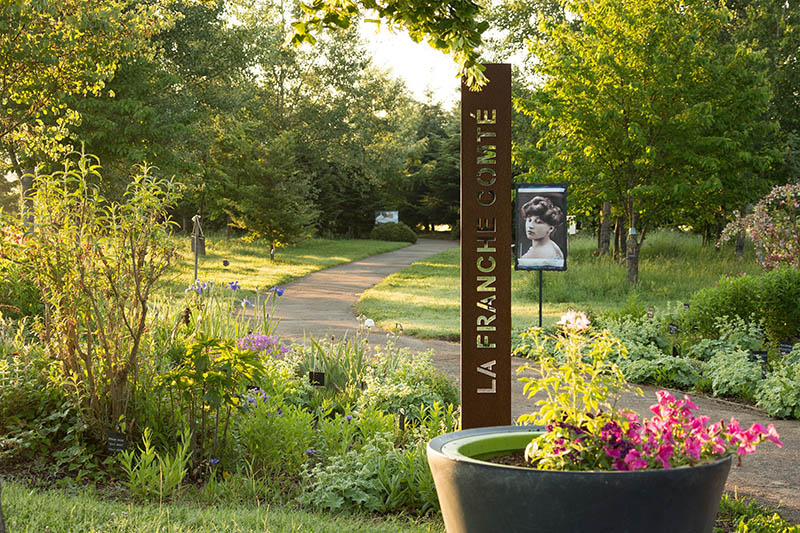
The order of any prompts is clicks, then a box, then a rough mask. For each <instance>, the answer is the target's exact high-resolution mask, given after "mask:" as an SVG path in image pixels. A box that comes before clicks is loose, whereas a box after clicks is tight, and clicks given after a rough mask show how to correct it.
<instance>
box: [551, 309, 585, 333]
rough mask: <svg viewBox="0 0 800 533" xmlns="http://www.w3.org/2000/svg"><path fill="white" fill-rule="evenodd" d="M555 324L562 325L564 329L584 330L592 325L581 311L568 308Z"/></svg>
mask: <svg viewBox="0 0 800 533" xmlns="http://www.w3.org/2000/svg"><path fill="white" fill-rule="evenodd" d="M556 325H557V326H563V327H564V329H566V330H575V331H585V330H587V329H589V327H590V326H591V325H592V323H591V322H589V317H587V316H586V313H584V312H583V311H573V310H572V309H570V310H568V311H567V312H566V313H565V314H564V315H563V316H562V317H561V320H559V321H558V322H556Z"/></svg>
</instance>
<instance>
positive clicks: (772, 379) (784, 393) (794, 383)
mask: <svg viewBox="0 0 800 533" xmlns="http://www.w3.org/2000/svg"><path fill="white" fill-rule="evenodd" d="M756 400H757V403H758V406H759V407H762V408H764V409H766V411H767V413H769V416H772V417H776V418H800V345H797V346H795V348H794V349H793V350H792V351H791V352H790V353H789V354H788V355H787V356H786V357H785V358H784V360H783V361H781V362H779V363H778V364H777V365H776V368H775V369H773V370H772V371H771V372H769V373H768V374H767V377H766V379H764V381H763V382H762V383H761V386H760V387H759V388H758V391H757V392H756Z"/></svg>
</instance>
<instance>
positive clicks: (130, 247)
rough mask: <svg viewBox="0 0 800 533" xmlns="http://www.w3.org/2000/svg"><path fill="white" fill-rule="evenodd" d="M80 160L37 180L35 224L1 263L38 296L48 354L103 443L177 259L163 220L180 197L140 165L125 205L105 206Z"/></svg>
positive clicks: (118, 415)
mask: <svg viewBox="0 0 800 533" xmlns="http://www.w3.org/2000/svg"><path fill="white" fill-rule="evenodd" d="M80 155H81V157H80V159H79V160H78V161H76V162H73V161H71V160H67V161H66V162H65V163H64V168H63V170H61V171H58V172H54V173H53V174H50V175H44V176H35V178H34V187H33V191H34V192H33V194H32V196H31V201H32V205H33V208H32V210H31V215H32V217H33V220H34V224H33V226H32V227H31V228H29V229H27V231H26V232H25V239H23V240H21V241H18V242H10V241H9V240H7V239H0V256H5V257H15V258H17V259H18V260H19V265H20V269H21V270H20V272H21V274H24V275H25V276H28V278H29V279H31V280H33V281H34V283H35V285H36V286H37V287H38V288H39V290H40V291H41V297H42V301H43V303H44V305H45V313H44V320H43V330H42V338H43V341H44V344H45V346H46V349H47V352H48V355H49V357H50V358H51V359H52V360H55V361H58V362H59V365H58V368H60V369H61V373H62V378H63V381H64V386H65V387H67V388H68V390H70V391H72V393H73V398H74V401H75V403H76V406H78V407H80V412H81V415H82V416H84V418H85V420H86V421H87V423H89V424H90V426H91V428H92V430H93V432H94V433H95V436H97V437H101V436H102V435H103V433H104V432H105V431H107V430H109V429H118V428H119V427H120V424H121V421H122V420H123V419H124V418H125V417H126V415H128V414H129V413H128V412H127V409H128V407H129V404H130V403H131V402H130V400H131V396H132V391H133V390H134V388H135V383H136V377H137V369H138V366H139V349H140V346H141V341H142V337H143V336H144V334H145V331H146V327H147V313H148V300H149V298H150V295H151V291H152V290H153V287H154V285H155V284H156V282H157V281H158V280H159V278H160V277H161V276H162V274H163V273H164V272H165V270H166V268H167V267H168V266H169V263H170V260H171V259H172V257H173V256H174V253H175V249H174V246H173V245H172V244H171V242H170V235H169V230H170V227H171V226H172V224H171V223H170V222H169V218H168V216H167V211H168V210H169V209H170V208H171V206H172V205H173V204H174V202H175V201H176V199H177V191H176V189H175V188H174V187H173V186H172V184H171V183H170V182H167V181H162V180H159V179H156V178H154V177H153V176H151V175H150V169H149V168H147V167H146V166H145V167H142V168H141V169H140V172H138V174H137V175H135V176H133V177H132V179H131V180H130V183H129V185H128V188H127V190H126V192H125V200H124V202H122V203H115V202H109V201H106V200H105V199H104V198H103V197H102V196H101V195H100V193H99V192H98V190H97V188H96V187H94V186H93V185H91V182H92V181H93V180H96V179H98V178H99V177H100V167H99V165H98V164H96V161H95V160H93V159H91V158H90V157H86V156H84V155H83V154H80ZM3 222H6V223H7V224H8V225H10V226H13V224H14V223H16V221H12V220H8V221H3ZM13 231H16V232H17V233H21V232H23V228H21V227H17V228H15V229H14V230H13Z"/></svg>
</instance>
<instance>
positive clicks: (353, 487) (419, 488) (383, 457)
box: [300, 438, 439, 513]
mask: <svg viewBox="0 0 800 533" xmlns="http://www.w3.org/2000/svg"><path fill="white" fill-rule="evenodd" d="M303 477H304V483H303V485H304V486H305V487H306V491H305V493H304V494H302V495H301V497H300V501H301V502H302V503H304V504H306V505H309V506H311V507H315V508H319V509H326V510H335V511H336V510H352V509H366V510H369V511H377V512H389V511H397V510H400V509H415V510H417V511H420V512H422V513H424V512H427V511H429V510H433V509H438V506H439V503H438V499H437V496H436V489H435V486H434V484H433V476H432V475H431V473H430V468H429V467H428V463H427V459H426V456H425V443H424V442H419V443H416V444H415V445H414V446H411V447H409V448H405V449H400V448H395V447H394V446H393V445H392V442H391V441H390V440H387V439H385V438H383V439H380V438H377V439H374V440H372V441H370V442H368V443H366V444H365V445H364V446H363V447H362V448H361V449H360V450H358V451H356V450H350V451H348V452H347V453H344V454H342V455H337V456H334V457H332V458H331V460H330V462H329V463H327V464H317V465H316V466H315V467H314V468H312V469H311V470H309V471H308V472H307V473H306V474H305V475H304V476H303Z"/></svg>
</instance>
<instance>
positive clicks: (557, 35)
mask: <svg viewBox="0 0 800 533" xmlns="http://www.w3.org/2000/svg"><path fill="white" fill-rule="evenodd" d="M566 9H567V10H568V11H569V12H570V13H574V14H575V20H553V21H552V22H550V23H549V24H545V26H544V27H543V28H542V31H543V36H542V37H541V38H539V39H536V40H535V41H533V43H532V44H531V47H532V52H533V53H534V55H535V56H536V57H537V58H538V64H537V67H536V73H537V75H538V76H540V78H541V80H542V82H541V85H540V86H539V87H538V88H537V89H536V90H534V91H533V93H532V95H531V96H530V98H526V99H520V100H519V101H518V106H519V108H520V109H521V110H522V111H523V112H524V113H526V114H527V115H529V116H530V117H531V118H532V119H533V121H534V126H535V128H536V130H537V131H538V132H539V134H540V136H541V137H540V139H539V140H538V148H539V149H540V150H543V151H544V152H545V154H546V157H545V158H543V160H540V161H536V160H534V159H532V160H530V161H529V163H531V166H536V165H537V164H542V163H544V164H545V165H546V170H545V171H546V173H547V174H548V175H549V177H550V179H551V180H553V179H554V180H556V181H559V180H563V181H567V182H569V183H570V191H571V196H572V197H573V198H575V199H576V200H577V201H575V202H574V203H573V204H572V205H575V206H577V208H578V209H579V210H583V211H585V212H591V211H592V210H599V207H600V205H601V204H602V202H603V201H606V200H608V201H611V203H612V205H614V206H616V208H617V209H618V210H619V211H618V212H619V214H620V215H622V216H624V217H625V219H627V220H628V221H635V220H636V219H637V218H638V220H639V222H638V226H639V228H638V229H639V235H640V238H641V235H642V234H643V233H644V232H643V231H642V228H644V229H645V230H646V228H647V227H653V226H655V225H659V224H663V223H667V222H672V223H690V224H692V225H694V226H695V227H698V226H702V225H703V224H710V223H714V222H716V221H718V220H719V219H720V217H724V216H725V212H728V211H732V209H733V208H735V207H740V206H742V205H743V204H744V203H746V202H747V201H748V200H749V199H753V198H755V197H757V196H758V195H759V194H760V193H761V192H763V191H764V189H765V188H767V189H768V183H769V181H768V178H767V177H766V174H765V172H766V171H767V170H768V169H769V167H770V165H771V163H772V161H773V159H774V158H775V157H776V154H775V151H774V150H773V148H774V147H773V146H771V145H770V144H769V140H770V139H771V134H772V133H774V131H775V129H776V127H777V125H776V124H775V123H774V122H773V121H770V120H769V118H768V117H767V116H766V111H767V108H768V105H769V102H770V87H769V84H768V82H767V79H766V75H765V61H764V54H763V53H759V52H755V51H753V50H752V49H747V48H745V47H743V46H740V45H738V44H737V43H735V42H731V41H730V40H726V39H725V36H726V33H725V31H724V30H725V28H726V24H727V22H728V21H729V18H730V12H729V11H728V10H727V9H725V8H724V7H718V6H716V5H714V4H712V3H710V2H707V1H706V0H688V1H686V0H680V1H678V0H668V1H664V0H636V1H633V0H591V1H589V0H573V1H571V2H568V3H567V4H566ZM632 225H633V224H632Z"/></svg>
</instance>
